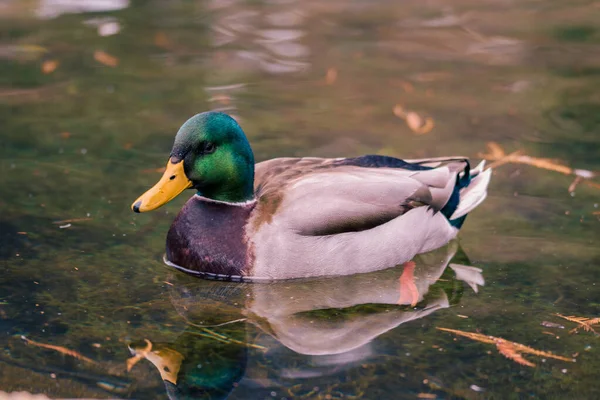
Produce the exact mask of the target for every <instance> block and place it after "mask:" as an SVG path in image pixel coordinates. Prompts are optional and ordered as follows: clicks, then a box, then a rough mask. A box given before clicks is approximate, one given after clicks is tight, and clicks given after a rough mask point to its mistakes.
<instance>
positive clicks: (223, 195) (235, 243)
mask: <svg viewBox="0 0 600 400" xmlns="http://www.w3.org/2000/svg"><path fill="white" fill-rule="evenodd" d="M483 166H484V164H483V162H482V163H481V164H479V166H477V168H474V169H471V168H470V166H469V161H468V159H467V158H465V157H444V158H429V159H420V160H401V159H397V158H393V157H388V156H381V155H366V156H362V157H353V158H313V157H304V158H276V159H272V160H268V161H263V162H261V163H258V164H256V165H255V163H254V155H253V153H252V149H251V148H250V144H249V143H248V140H247V138H246V135H245V134H244V132H243V130H242V128H241V127H240V126H239V124H238V123H237V122H236V121H235V120H234V119H233V118H231V117H230V116H228V115H226V114H223V113H219V112H205V113H201V114H197V115H195V116H193V117H192V118H190V119H189V120H188V121H186V122H185V123H184V124H183V125H182V126H181V128H180V129H179V131H178V132H177V135H176V137H175V142H174V144H173V149H172V150H171V154H170V157H169V160H168V162H167V166H166V171H165V172H164V175H163V176H162V178H161V179H160V181H159V182H158V183H157V184H156V185H155V186H154V187H152V188H151V189H149V190H148V191H147V192H146V193H144V194H143V195H142V196H140V197H139V198H138V199H137V200H136V201H135V202H134V203H133V204H132V206H131V208H132V209H133V211H135V212H146V211H150V210H154V209H156V208H158V207H160V206H162V205H163V204H165V203H167V202H168V201H170V200H171V199H173V198H174V197H175V196H177V195H178V194H180V193H181V192H183V191H184V190H185V189H192V188H193V189H194V190H196V193H195V194H194V195H193V196H192V197H191V198H190V199H189V200H188V202H187V203H186V204H185V205H184V207H183V209H182V210H181V211H180V212H179V214H178V215H177V217H176V218H175V221H174V222H173V225H172V226H171V228H170V230H169V232H168V234H167V251H166V255H165V262H166V263H167V264H168V265H171V266H173V267H176V268H178V269H180V270H182V271H184V272H187V273H190V274H195V275H198V276H202V277H205V278H213V279H222V280H242V281H245V280H255V281H259V280H276V279H291V278H307V277H317V276H333V275H349V274H355V273H364V272H372V271H376V270H380V269H384V268H390V267H393V266H395V265H398V264H402V263H404V262H407V261H409V260H411V259H412V258H413V257H414V256H415V255H416V254H419V253H424V252H427V251H430V250H433V249H436V248H439V247H442V246H444V245H445V244H447V243H448V242H449V241H450V240H452V239H453V238H454V237H455V236H456V235H457V233H458V230H459V229H460V227H461V225H462V224H463V222H464V220H465V217H466V216H467V214H468V213H469V212H470V211H471V210H473V209H474V208H475V207H476V206H477V205H479V204H480V203H481V202H482V201H483V200H484V199H485V197H486V193H487V192H486V190H487V186H488V183H489V180H490V176H491V170H489V169H488V170H485V171H484V170H483Z"/></svg>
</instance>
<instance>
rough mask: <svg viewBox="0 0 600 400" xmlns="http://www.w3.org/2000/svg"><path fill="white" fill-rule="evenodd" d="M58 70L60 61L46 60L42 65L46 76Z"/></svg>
mask: <svg viewBox="0 0 600 400" xmlns="http://www.w3.org/2000/svg"><path fill="white" fill-rule="evenodd" d="M56 68H58V61H56V60H46V61H44V62H43V63H42V72H43V73H44V74H46V75H47V74H51V73H53V72H54V71H55V70H56Z"/></svg>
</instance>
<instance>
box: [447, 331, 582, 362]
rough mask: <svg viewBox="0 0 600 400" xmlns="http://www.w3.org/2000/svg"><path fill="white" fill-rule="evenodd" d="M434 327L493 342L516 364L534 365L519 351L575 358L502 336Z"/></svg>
mask: <svg viewBox="0 0 600 400" xmlns="http://www.w3.org/2000/svg"><path fill="white" fill-rule="evenodd" d="M436 329H438V330H440V331H445V332H450V333H454V334H455V335H459V336H464V337H466V338H469V339H471V340H475V341H477V342H481V343H487V344H493V345H495V346H496V349H498V352H499V353H500V354H502V355H503V356H504V357H506V358H509V359H511V360H513V361H515V362H516V363H518V364H521V365H525V366H528V367H535V364H534V363H532V362H531V361H528V360H526V359H525V358H523V355H522V354H521V353H527V354H532V355H535V356H539V357H548V358H554V359H556V360H561V361H567V362H575V360H574V359H572V358H567V357H562V356H557V355H555V354H552V353H549V352H546V351H540V350H536V349H534V348H532V347H529V346H525V345H524V344H520V343H516V342H511V341H509V340H506V339H502V338H499V337H495V336H488V335H482V334H480V333H473V332H465V331H460V330H457V329H448V328H440V327H436Z"/></svg>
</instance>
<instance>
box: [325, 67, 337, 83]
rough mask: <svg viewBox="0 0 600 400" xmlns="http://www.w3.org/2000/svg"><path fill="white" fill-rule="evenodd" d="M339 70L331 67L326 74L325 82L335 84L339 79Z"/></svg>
mask: <svg viewBox="0 0 600 400" xmlns="http://www.w3.org/2000/svg"><path fill="white" fill-rule="evenodd" d="M337 76H338V72H337V69H335V68H329V69H328V70H327V74H326V75H325V83H327V84H328V85H333V84H334V83H335V81H336V80H337Z"/></svg>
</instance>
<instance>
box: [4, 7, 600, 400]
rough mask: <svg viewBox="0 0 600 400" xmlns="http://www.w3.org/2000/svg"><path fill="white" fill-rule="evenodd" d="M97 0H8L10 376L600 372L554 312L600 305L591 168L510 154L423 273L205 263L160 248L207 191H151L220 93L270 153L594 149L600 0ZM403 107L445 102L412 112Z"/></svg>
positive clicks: (457, 383) (63, 392) (393, 376)
mask: <svg viewBox="0 0 600 400" xmlns="http://www.w3.org/2000/svg"><path fill="white" fill-rule="evenodd" d="M73 3H75V2H73ZM101 3H105V4H101ZM86 4H87V5H86V7H83V6H81V5H79V6H77V5H70V2H54V1H50V0H46V1H41V0H40V1H27V2H20V1H8V2H4V3H3V4H2V5H1V6H0V15H1V23H0V71H1V73H0V120H1V121H2V124H1V128H0V129H1V137H2V140H1V142H0V143H1V145H0V171H1V172H2V173H1V174H0V210H1V214H0V341H1V342H2V349H3V350H2V353H1V354H0V390H1V391H5V392H12V391H21V390H26V391H29V392H32V393H44V394H46V395H47V396H49V397H52V398H55V397H56V398H65V397H68V398H76V397H85V398H140V399H153V398H166V397H167V393H171V395H173V393H178V394H177V395H178V396H180V397H182V398H185V396H186V393H187V395H188V396H191V397H192V398H194V397H202V396H204V397H207V398H226V397H228V398H231V399H237V398H252V399H256V398H277V399H281V398H288V399H291V398H307V399H335V398H350V399H352V398H365V399H378V398H393V399H414V398H419V396H421V398H439V399H450V398H457V399H463V398H464V399H480V398H481V399H483V398H485V399H490V398H492V399H510V398H514V399H520V398H544V399H552V398H557V399H563V398H569V397H570V398H578V399H588V398H589V399H594V398H598V397H599V396H600V386H599V385H598V377H599V373H598V371H599V370H600V361H598V360H599V357H598V351H599V349H600V344H599V343H600V342H598V338H597V337H596V336H595V335H594V334H593V332H584V331H580V332H579V333H577V334H569V332H568V331H569V330H570V329H571V328H574V327H576V325H575V324H574V323H571V322H568V321H565V320H562V319H560V318H559V317H557V316H556V315H555V314H557V313H558V314H562V315H567V316H571V315H575V316H580V317H589V318H593V317H596V316H598V314H599V312H600V295H599V294H598V293H599V291H598V285H600V282H599V280H598V276H599V275H598V272H597V269H598V268H599V267H600V246H598V238H600V221H599V218H600V217H599V216H598V211H600V208H599V206H598V204H599V203H600V191H599V189H598V188H597V187H593V186H589V185H586V182H583V183H580V184H579V185H578V186H577V187H576V188H575V190H574V191H572V192H569V190H568V188H569V186H570V185H571V183H572V182H573V179H574V177H573V176H566V175H563V174H560V173H558V172H554V171H549V170H544V169H539V168H535V167H532V166H527V165H519V164H505V165H503V166H501V167H499V168H497V169H496V170H495V172H494V175H493V177H492V182H491V185H490V188H489V197H488V199H487V200H486V202H485V203H483V204H482V205H481V206H480V207H478V208H477V210H476V211H475V212H473V213H472V215H470V217H469V218H468V219H467V222H466V224H465V226H464V228H463V230H462V232H461V234H460V238H459V243H454V244H452V245H450V246H449V247H447V248H444V249H440V250H439V251H438V252H435V253H433V254H430V255H425V256H423V257H421V258H417V259H415V264H416V265H415V268H414V271H413V278H414V283H415V287H413V288H412V289H410V290H409V291H408V292H406V290H405V291H404V292H403V290H402V289H401V282H400V281H401V279H402V276H403V275H402V274H403V272H404V269H403V268H402V267H399V268H396V269H392V270H389V271H382V272H379V273H376V274H368V275H365V276H357V277H345V278H342V279H326V280H316V281H299V282H291V283H277V284H273V285H265V286H260V285H259V286H257V285H239V284H227V283H218V282H207V281H201V280H197V279H194V278H191V277H187V276H183V275H181V274H180V273H177V272H175V271H172V270H171V269H169V268H168V267H166V266H164V265H163V263H162V261H161V257H162V254H163V253H164V240H165V235H166V232H167V230H168V227H169V226H170V224H171V222H172V220H173V217H174V215H175V213H176V212H177V211H178V210H179V209H180V208H181V206H182V205H183V203H184V202H185V200H186V199H185V197H186V196H180V197H181V198H179V199H176V200H175V201H173V202H172V203H170V204H169V205H167V206H165V207H164V208H161V209H160V210H159V211H157V212H154V213H149V214H144V215H136V214H133V213H132V212H131V211H130V209H129V206H130V204H131V202H132V201H133V200H134V199H135V198H137V196H138V195H139V194H140V193H142V192H143V191H144V190H145V189H146V188H148V187H149V186H150V185H152V184H153V183H154V182H155V181H156V180H157V179H158V178H159V176H160V167H162V166H163V165H164V164H165V162H166V160H167V157H168V154H169V150H170V147H171V144H172V140H173V137H174V134H175V132H176V131H177V129H178V127H179V126H180V125H181V124H182V123H183V122H184V121H185V120H186V119H187V118H189V117H190V116H191V115H193V114H195V113H197V112H201V111H205V110H209V109H212V110H222V111H225V112H228V113H230V114H232V115H234V116H235V117H236V118H238V120H239V121H240V123H241V124H242V127H243V128H244V130H245V132H246V133H247V135H248V137H249V139H250V141H251V144H252V146H253V149H254V151H255V155H256V158H257V160H265V159H268V158H272V157H277V156H304V155H312V156H326V157H341V156H355V155H359V154H365V153H375V154H386V155H393V156H398V157H405V158H418V157H434V156H443V155H465V156H469V157H471V158H473V159H475V160H479V159H480V158H481V153H486V152H487V151H488V150H487V147H486V146H487V144H488V143H489V142H496V143H498V144H499V145H500V146H502V147H503V148H504V149H505V150H506V151H507V152H513V151H522V152H523V154H527V155H531V156H535V157H542V158H552V159H557V160H559V161H560V162H562V163H564V164H566V165H569V166H571V167H574V168H580V169H586V170H590V171H597V170H598V169H600V168H599V159H600V158H599V157H600V150H599V149H600V119H599V117H598V116H599V115H600V98H599V94H598V93H600V92H599V91H598V87H599V85H600V75H599V72H600V30H599V29H598V27H597V21H598V20H600V7H599V6H598V3H596V2H593V1H587V0H583V1H577V2H560V1H546V2H540V1H534V0H530V1H521V2H513V1H505V2H499V1H477V2H470V1H458V2H453V3H452V6H449V5H448V4H447V3H446V2H441V1H433V2H427V3H426V4H425V3H423V2H420V1H404V2H385V1H349V2H342V1H328V2H319V1H302V2H300V1H246V2H245V1H217V0H213V1H205V2H201V1H172V2H161V1H146V2H138V1H132V2H127V1H113V2H110V1H107V2H89V4H88V2H86ZM394 110H395V111H396V112H394ZM400 111H402V112H404V113H406V112H410V111H412V112H415V113H417V114H418V115H419V116H420V118H421V120H422V122H423V123H424V124H426V123H427V122H426V121H430V123H429V126H428V127H427V129H422V130H420V129H419V128H418V129H416V131H415V130H412V129H411V128H410V127H409V126H408V125H407V122H406V121H405V120H404V119H402V118H400V117H399V116H398V115H400V116H402V115H406V114H402V112H400ZM431 123H433V125H431ZM595 182H596V183H597V182H598V180H596V181H595ZM453 266H454V267H453ZM457 266H458V267H457ZM465 266H472V267H475V268H479V269H481V270H482V272H478V271H479V270H477V269H468V268H467V269H465V268H466V267H465ZM461 268H462V269H461ZM404 277H405V278H406V275H404ZM484 281H485V284H484V285H482V284H483V282H484ZM405 289H406V286H405ZM413 289H414V290H413ZM474 289H476V290H474ZM415 302H416V303H415ZM232 321H233V322H232ZM229 322H231V323H229ZM547 322H553V323H557V324H560V325H562V326H564V329H561V328H560V327H556V326H554V325H549V324H547ZM223 323H227V324H225V325H222V324H223ZM542 324H543V325H542ZM215 325H217V326H215ZM437 327H443V328H449V329H456V330H462V331H467V332H479V333H483V334H487V335H493V336H495V337H501V338H504V339H507V340H510V341H514V342H518V343H522V344H525V345H528V346H531V347H534V348H536V349H538V350H544V351H550V352H553V353H556V354H559V355H562V356H568V357H576V360H577V362H576V363H569V362H566V361H560V360H554V359H550V358H544V357H536V356H531V355H525V358H526V359H528V360H529V361H531V362H534V363H535V364H536V365H537V366H536V367H528V366H525V365H520V364H518V363H516V362H514V361H512V360H509V359H507V358H505V357H503V356H502V355H500V354H499V353H498V351H497V350H496V348H495V347H494V346H493V345H488V344H482V343H477V342H475V341H472V340H469V339H467V338H464V337H456V336H454V335H452V334H449V333H446V332H442V331H440V330H438V329H436V328H437ZM207 329H208V331H207ZM21 336H24V337H26V338H28V339H30V340H33V341H35V342H36V343H42V344H50V345H53V346H60V347H61V348H64V349H69V350H73V351H76V352H78V354H80V355H82V356H85V357H87V358H89V359H91V360H93V361H94V362H93V363H91V362H87V361H86V360H84V359H81V358H76V357H72V356H71V355H68V354H64V352H62V353H61V352H60V351H56V350H52V349H48V348H44V347H40V346H36V345H35V344H33V343H32V342H29V345H28V344H27V342H25V341H24V340H23V339H21ZM145 340H147V341H148V342H147V341H145ZM148 343H151V344H152V349H151V351H150V353H146V355H147V356H148V355H149V354H150V356H149V359H152V360H154V364H153V363H152V362H150V361H152V360H140V361H139V362H138V363H137V364H135V365H134V366H133V367H132V368H131V371H130V372H127V371H126V360H127V359H128V358H130V357H131V353H130V349H129V348H128V346H130V347H131V348H132V350H133V351H134V352H135V351H137V352H138V353H139V352H141V351H142V350H144V349H146V350H150V348H149V347H148ZM152 351H154V353H152ZM151 353H152V354H159V355H161V354H162V356H161V357H158V356H156V357H152V355H151ZM165 359H169V360H171V361H170V362H172V364H168V365H167V366H169V365H170V366H171V367H172V366H173V365H179V366H180V371H179V372H180V373H181V375H180V377H181V378H180V379H178V382H179V386H180V387H178V388H174V387H172V386H169V385H168V384H165V383H164V382H163V378H165V375H164V374H165V372H166V371H164V368H163V371H162V373H163V376H161V373H160V372H159V370H160V367H164V366H165V365H163V364H161V362H162V361H161V360H165ZM178 360H179V361H178ZM173 363H174V364H173ZM157 366H158V368H157ZM166 378H167V382H168V380H169V379H172V377H171V378H169V376H166ZM0 397H1V394H0Z"/></svg>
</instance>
